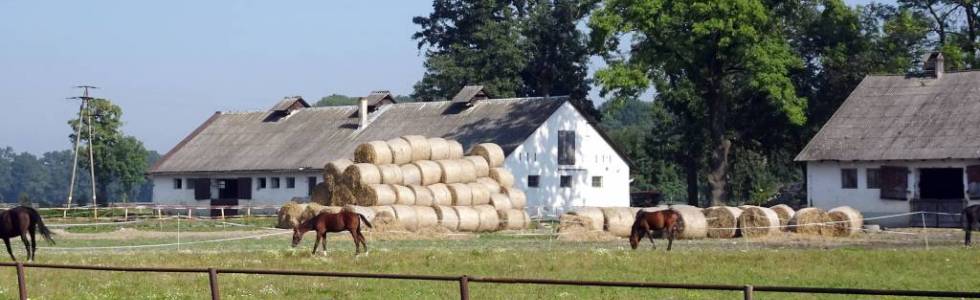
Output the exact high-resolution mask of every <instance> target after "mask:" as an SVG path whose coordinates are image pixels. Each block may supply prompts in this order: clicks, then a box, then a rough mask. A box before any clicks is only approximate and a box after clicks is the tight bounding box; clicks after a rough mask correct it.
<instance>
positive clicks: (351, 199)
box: [330, 184, 360, 206]
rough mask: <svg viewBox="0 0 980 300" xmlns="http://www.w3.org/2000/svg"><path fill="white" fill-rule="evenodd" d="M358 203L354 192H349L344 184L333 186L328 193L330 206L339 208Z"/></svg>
mask: <svg viewBox="0 0 980 300" xmlns="http://www.w3.org/2000/svg"><path fill="white" fill-rule="evenodd" d="M358 202H360V201H359V200H358V199H357V196H356V195H355V194H354V191H353V190H351V188H350V187H348V186H347V185H346V184H344V185H338V186H334V187H333V190H332V191H330V204H331V205H336V206H341V205H347V204H358Z"/></svg>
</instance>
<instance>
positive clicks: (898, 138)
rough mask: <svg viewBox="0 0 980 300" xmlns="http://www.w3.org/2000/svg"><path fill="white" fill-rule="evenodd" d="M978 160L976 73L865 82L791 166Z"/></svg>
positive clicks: (979, 88) (979, 87) (979, 75)
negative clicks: (797, 163)
mask: <svg viewBox="0 0 980 300" xmlns="http://www.w3.org/2000/svg"><path fill="white" fill-rule="evenodd" d="M974 158H980V71H970V72H955V73H945V74H944V75H942V77H941V78H939V79H936V78H934V77H926V78H918V77H906V76H868V77H865V78H864V80H863V81H861V84H859V85H858V87H857V88H856V89H855V90H854V91H853V92H852V93H851V95H850V96H849V97H848V98H847V100H845V101H844V103H843V104H841V106H840V108H839V109H837V112H835V113H834V115H833V116H832V117H831V118H830V120H829V121H827V124H825V125H824V126H823V128H821V129H820V132H818V133H817V135H816V136H814V137H813V139H812V140H810V143H809V144H807V146H806V148H804V149H803V151H802V152H800V154H799V155H798V156H797V157H796V160H797V161H819V160H832V161H859V160H861V161H863V160H923V159H974Z"/></svg>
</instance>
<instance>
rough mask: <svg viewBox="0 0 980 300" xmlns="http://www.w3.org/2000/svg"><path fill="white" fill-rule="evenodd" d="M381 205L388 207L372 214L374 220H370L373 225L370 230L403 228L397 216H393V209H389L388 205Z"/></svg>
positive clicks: (399, 229) (397, 229) (398, 229)
mask: <svg viewBox="0 0 980 300" xmlns="http://www.w3.org/2000/svg"><path fill="white" fill-rule="evenodd" d="M381 207H387V208H388V209H387V210H381V211H378V213H376V214H375V215H374V220H372V221H371V225H374V227H372V228H371V231H372V232H385V231H402V230H405V227H404V226H402V225H401V223H399V222H398V218H396V217H395V211H394V210H392V209H390V208H391V207H390V206H381Z"/></svg>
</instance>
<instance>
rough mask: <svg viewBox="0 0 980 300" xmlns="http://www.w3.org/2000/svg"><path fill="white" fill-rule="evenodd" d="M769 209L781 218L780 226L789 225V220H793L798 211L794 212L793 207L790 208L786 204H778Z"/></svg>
mask: <svg viewBox="0 0 980 300" xmlns="http://www.w3.org/2000/svg"><path fill="white" fill-rule="evenodd" d="M769 209H772V211H774V212H776V215H777V216H779V225H780V226H786V225H787V224H789V219H792V218H793V214H795V213H796V211H794V210H793V208H792V207H789V205H786V204H778V205H775V206H773V207H770V208H769ZM784 228H785V227H784ZM784 231H785V229H784Z"/></svg>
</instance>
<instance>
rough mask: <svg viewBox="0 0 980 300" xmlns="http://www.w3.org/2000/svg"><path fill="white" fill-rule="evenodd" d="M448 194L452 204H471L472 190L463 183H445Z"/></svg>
mask: <svg viewBox="0 0 980 300" xmlns="http://www.w3.org/2000/svg"><path fill="white" fill-rule="evenodd" d="M446 188H448V189H449V195H450V196H451V197H452V199H453V206H469V205H473V191H472V190H470V186H469V185H468V184H465V183H450V184H447V185H446Z"/></svg>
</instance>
